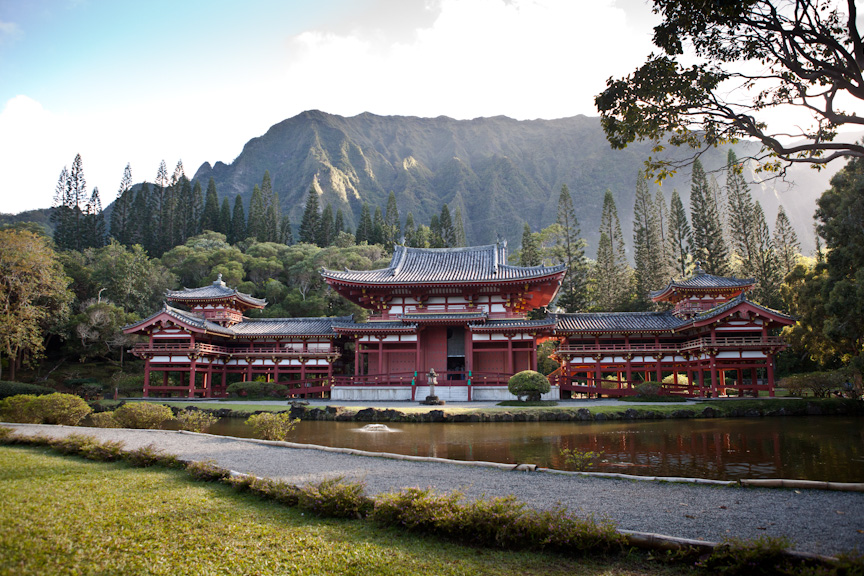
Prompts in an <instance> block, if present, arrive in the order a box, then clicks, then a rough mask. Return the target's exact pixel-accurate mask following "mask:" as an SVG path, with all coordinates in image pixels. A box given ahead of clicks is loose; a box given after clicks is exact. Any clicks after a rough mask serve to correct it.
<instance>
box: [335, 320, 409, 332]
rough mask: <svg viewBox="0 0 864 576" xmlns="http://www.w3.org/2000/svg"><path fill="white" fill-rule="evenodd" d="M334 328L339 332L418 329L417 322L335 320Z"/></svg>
mask: <svg viewBox="0 0 864 576" xmlns="http://www.w3.org/2000/svg"><path fill="white" fill-rule="evenodd" d="M333 329H334V330H336V331H337V332H369V331H381V332H391V331H394V330H397V331H400V332H406V331H411V330H416V329H417V324H406V323H404V322H353V321H347V322H341V321H340V322H333Z"/></svg>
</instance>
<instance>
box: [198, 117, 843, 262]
mask: <svg viewBox="0 0 864 576" xmlns="http://www.w3.org/2000/svg"><path fill="white" fill-rule="evenodd" d="M743 152H746V150H741V151H740V153H739V155H743ZM649 154H650V146H649V145H648V144H647V143H645V144H638V143H637V144H634V145H631V146H630V147H628V148H627V149H625V150H620V151H617V150H612V149H611V148H610V147H609V144H608V143H607V142H606V139H605V137H604V134H603V130H602V129H601V127H600V120H599V118H596V117H587V116H575V117H572V118H561V119H558V120H525V121H518V120H513V119H511V118H507V117H503V116H496V117H492V118H476V119H474V120H453V119H451V118H447V117H443V116H441V117H438V118H417V117H404V116H376V115H374V114H369V113H365V114H360V115H358V116H354V117H351V118H345V117H342V116H336V115H331V114H326V113H324V112H319V111H308V112H303V113H302V114H299V115H297V116H295V117H293V118H290V119H288V120H285V121H283V122H280V123H279V124H276V125H275V126H273V127H271V128H270V129H269V130H268V131H267V133H266V134H264V135H263V136H260V137H258V138H253V139H252V140H250V141H249V142H248V143H247V144H246V145H245V147H244V148H243V151H242V153H241V154H240V155H239V156H238V157H237V158H236V159H235V160H234V161H233V162H232V163H231V164H225V163H222V162H217V163H216V164H215V165H214V166H211V165H210V164H209V163H205V164H203V165H202V166H201V167H200V168H199V169H198V171H197V172H196V174H195V176H194V178H195V179H198V180H200V181H201V183H202V186H204V187H205V188H206V185H207V182H208V180H209V179H210V178H211V177H212V178H213V179H214V180H215V182H216V186H217V190H218V191H219V195H220V197H224V196H226V195H227V196H229V197H230V198H231V201H232V202H233V197H234V196H236V195H238V194H239V195H241V196H242V197H243V199H244V202H245V204H246V206H247V207H248V202H249V198H250V196H251V194H252V188H253V186H254V185H255V184H260V182H261V179H262V177H263V175H264V171H265V170H269V171H270V176H271V178H272V181H273V188H274V190H275V191H276V192H277V193H278V194H279V198H280V201H281V205H282V209H283V212H285V213H287V214H288V215H289V216H290V218H291V222H292V224H293V225H294V229H295V234H296V230H297V225H298V224H299V222H300V219H301V216H302V213H303V208H304V203H305V198H306V194H307V192H308V190H309V188H310V186H314V187H315V188H316V189H317V190H318V191H319V193H320V194H321V203H322V206H323V205H324V204H325V203H327V202H329V203H331V204H332V205H333V209H334V212H335V210H337V209H339V208H341V209H342V211H343V213H344V215H345V220H346V223H348V224H349V225H350V226H352V227H354V226H355V225H356V222H357V220H358V219H359V216H360V211H361V208H362V205H363V203H364V202H368V203H369V204H370V206H372V207H374V206H380V207H381V208H382V210H383V208H384V207H385V206H386V201H387V196H388V195H389V193H390V191H391V190H392V191H393V192H394V193H395V195H396V199H397V204H398V206H399V212H400V215H401V216H402V218H403V221H404V218H405V215H406V214H407V213H408V212H412V213H413V214H414V219H415V221H416V222H418V223H428V222H429V219H430V217H431V216H432V215H433V214H437V213H439V212H440V210H441V206H442V205H443V204H444V203H447V204H448V205H449V207H450V211H451V213H452V212H453V211H454V210H455V209H456V208H457V207H458V208H460V209H461V211H462V215H463V219H464V223H465V231H466V234H467V238H468V242H469V243H470V244H486V243H492V242H494V241H495V239H496V237H498V236H499V235H500V236H501V237H504V238H506V239H508V240H509V241H510V242H511V243H514V245H515V244H518V243H519V240H520V238H521V234H522V225H523V222H527V223H528V224H529V225H530V226H531V227H532V229H534V230H535V231H536V230H540V229H542V228H544V227H546V226H548V225H549V224H551V223H552V222H554V221H555V218H556V206H557V201H558V195H559V192H560V190H561V185H562V184H567V186H568V187H569V188H570V192H571V194H572V195H573V199H574V202H575V204H576V207H577V210H578V217H579V220H580V223H581V227H582V234H583V236H584V237H585V239H586V240H587V242H588V249H587V254H588V255H589V256H591V257H593V255H594V253H595V251H596V246H597V236H598V234H597V228H598V222H599V219H600V211H601V208H602V203H603V194H604V192H605V191H606V189H607V188H608V189H609V190H611V191H612V194H613V196H614V197H615V201H616V204H617V206H618V212H619V215H620V218H621V223H622V228H623V229H624V234H625V236H626V237H628V239H629V237H631V236H632V232H631V227H630V223H631V221H632V214H633V195H634V191H635V182H636V176H637V172H638V171H639V169H640V168H642V162H643V160H644V159H645V158H646V157H647V156H648V155H649ZM725 157H726V151H725V150H722V149H717V150H711V151H710V152H709V153H708V154H706V155H705V156H703V158H702V161H703V164H704V165H705V167H706V169H707V170H709V171H710V170H712V169H717V168H719V167H720V166H722V165H723V164H724V161H725ZM837 168H839V165H838V166H837ZM716 176H717V178H718V180H719V181H720V183H721V184H722V182H723V180H724V177H723V174H722V173H718V174H717V175H716ZM820 176H821V178H820V179H819V183H818V184H812V183H811V184H810V185H809V188H808V190H804V191H802V190H798V189H794V188H793V191H792V192H791V193H784V194H781V193H779V192H776V191H775V190H774V189H769V188H767V187H766V188H764V189H762V188H756V187H754V189H753V193H754V197H755V198H756V199H758V200H760V202H762V204H763V207H764V208H765V212H766V215H767V217H768V218H769V224H770V225H773V220H774V217H775V216H776V212H777V206H778V204H779V203H781V202H782V203H783V204H784V206H785V208H786V210H787V212H788V213H789V215H790V218H791V219H792V220H793V225H795V226H796V228H797V230H798V234H799V237H800V238H801V241H802V244H803V245H804V247H805V249H806V248H807V246H808V245H809V246H812V244H813V242H812V232H811V229H812V214H813V210H814V208H815V203H814V202H815V198H817V197H818V196H819V194H821V192H822V191H823V190H824V189H825V188H827V175H826V173H824V172H823V173H820ZM689 178H690V175H689V172H688V173H682V174H679V175H676V176H675V177H673V178H671V179H669V180H667V181H666V182H664V183H663V190H664V191H665V193H666V197H667V200H668V198H669V196H670V195H671V192H672V189H673V188H677V189H678V191H679V192H680V193H681V194H682V197H683V199H684V200H685V202H687V199H688V197H689V189H690V182H689Z"/></svg>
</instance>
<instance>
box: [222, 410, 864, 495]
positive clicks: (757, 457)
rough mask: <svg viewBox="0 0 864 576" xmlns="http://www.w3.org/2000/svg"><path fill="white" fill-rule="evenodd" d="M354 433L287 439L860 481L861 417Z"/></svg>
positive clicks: (330, 430) (649, 471) (713, 473)
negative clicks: (590, 454) (578, 455)
mask: <svg viewBox="0 0 864 576" xmlns="http://www.w3.org/2000/svg"><path fill="white" fill-rule="evenodd" d="M381 426H383V425H381ZM385 427H386V426H385ZM390 430H393V429H390ZM357 431H358V425H357V424H356V423H354V422H305V421H304V422H300V423H299V425H298V426H297V428H296V430H295V431H294V432H293V437H292V438H290V440H292V441H294V442H301V443H304V444H320V445H324V446H339V447H345V448H357V449H360V450H369V451H373V452H395V453H398V454H410V455H416V456H437V457H441V458H452V459H455V460H487V461H492V462H506V463H514V464H515V463H526V464H537V465H538V466H544V467H549V468H559V469H566V465H565V464H564V458H563V457H562V456H561V450H562V449H565V448H566V449H576V450H579V451H582V452H587V451H594V452H603V453H604V455H603V458H602V460H603V462H600V463H598V465H597V466H596V467H595V468H593V469H592V470H596V471H599V472H621V473H625V474H638V475H646V476H689V477H699V478H714V479H720V480H736V479H739V478H796V479H806V480H829V481H834V482H864V419H855V418H836V417H831V418H823V417H806V418H759V419H745V418H742V419H716V420H712V419H704V420H702V419H698V420H697V419H694V420H657V421H642V422H618V421H616V422H596V423H592V422H496V423H458V424H456V423H453V424H438V423H436V424H410V423H399V425H398V431H399V432H400V433H399V434H386V433H383V434H356V433H353V432H357ZM211 433H214V434H224V435H226V436H246V437H248V436H251V433H250V430H249V428H248V427H247V426H244V425H243V421H242V420H240V419H237V420H231V419H223V420H222V421H220V422H219V423H218V424H217V426H216V427H214V428H213V429H211Z"/></svg>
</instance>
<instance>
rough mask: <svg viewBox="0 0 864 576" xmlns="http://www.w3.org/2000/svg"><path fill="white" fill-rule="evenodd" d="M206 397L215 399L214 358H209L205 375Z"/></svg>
mask: <svg viewBox="0 0 864 576" xmlns="http://www.w3.org/2000/svg"><path fill="white" fill-rule="evenodd" d="M204 397H205V398H212V397H213V358H209V362H208V363H207V372H206V373H205V374H204Z"/></svg>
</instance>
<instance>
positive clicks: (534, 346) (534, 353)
mask: <svg viewBox="0 0 864 576" xmlns="http://www.w3.org/2000/svg"><path fill="white" fill-rule="evenodd" d="M531 370H533V371H535V372H536V371H537V337H536V336H532V337H531Z"/></svg>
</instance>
